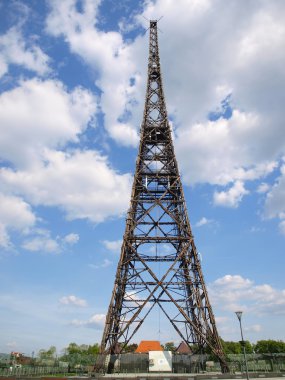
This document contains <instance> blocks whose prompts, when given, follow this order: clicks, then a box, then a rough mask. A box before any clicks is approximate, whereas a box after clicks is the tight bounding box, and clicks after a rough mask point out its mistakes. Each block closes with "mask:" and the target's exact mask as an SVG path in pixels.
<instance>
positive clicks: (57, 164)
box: [0, 150, 131, 222]
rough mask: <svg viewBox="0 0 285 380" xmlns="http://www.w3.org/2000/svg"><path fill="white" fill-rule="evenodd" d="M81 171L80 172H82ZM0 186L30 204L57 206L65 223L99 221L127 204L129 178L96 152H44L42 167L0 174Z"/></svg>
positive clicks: (115, 214)
mask: <svg viewBox="0 0 285 380" xmlns="http://www.w3.org/2000/svg"><path fill="white" fill-rule="evenodd" d="M82 168H84V170H82ZM0 183H1V184H2V186H5V188H6V189H7V190H9V191H11V192H17V193H19V194H23V195H24V196H25V198H26V199H27V200H28V201H29V202H30V203H31V204H33V205H45V206H57V207H59V208H61V209H62V210H64V211H65V213H66V215H67V218H68V219H69V220H73V219H89V220H91V221H93V222H102V221H104V220H105V219H106V218H110V217H117V216H121V215H122V214H123V213H124V212H125V211H126V209H127V207H128V204H129V197H130V190H131V176H130V175H129V174H123V175H121V174H119V173H117V172H116V171H115V170H113V169H112V168H111V167H110V165H109V163H108V161H107V159H106V157H102V156H101V155H100V154H99V153H97V152H96V151H88V150H86V151H83V152H81V151H78V150H77V151H74V152H72V153H64V152H59V151H58V152H56V151H46V154H45V164H41V165H38V166H37V167H33V168H30V169H29V170H26V171H24V170H22V171H12V170H11V169H2V170H1V171H0Z"/></svg>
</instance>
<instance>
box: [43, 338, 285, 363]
mask: <svg viewBox="0 0 285 380" xmlns="http://www.w3.org/2000/svg"><path fill="white" fill-rule="evenodd" d="M221 342H222V346H223V349H224V352H225V354H242V345H241V344H240V342H232V341H224V340H222V339H221ZM137 347H138V345H137V344H136V343H133V344H130V345H128V346H127V347H126V348H125V349H124V352H135V350H136V348H137ZM162 348H163V349H164V350H166V351H172V352H175V351H176V349H177V345H175V344H174V342H167V343H165V344H164V345H162ZM99 351H100V348H99V344H98V343H95V344H93V345H87V344H81V345H78V344H76V343H70V344H69V345H68V346H67V347H66V348H65V349H64V350H63V351H62V352H61V354H59V355H58V354H57V352H56V347H54V346H52V347H50V348H49V349H48V350H40V351H39V352H38V358H39V359H56V358H57V359H59V360H61V361H70V359H71V358H77V357H78V356H80V357H81V358H82V357H83V358H84V356H86V357H90V356H95V355H97V354H99ZM193 351H195V347H193ZM207 351H208V350H206V352H207ZM245 351H246V353H248V354H254V353H256V354H266V353H285V342H284V341H282V340H272V339H268V340H259V341H257V342H256V343H254V344H252V343H250V342H249V341H245Z"/></svg>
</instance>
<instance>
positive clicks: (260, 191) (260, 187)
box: [257, 182, 270, 194]
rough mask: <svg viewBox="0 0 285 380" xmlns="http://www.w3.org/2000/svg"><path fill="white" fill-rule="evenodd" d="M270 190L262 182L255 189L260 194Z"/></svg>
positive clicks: (266, 184) (267, 185) (268, 186)
mask: <svg viewBox="0 0 285 380" xmlns="http://www.w3.org/2000/svg"><path fill="white" fill-rule="evenodd" d="M269 189H270V185H269V184H268V183H264V182H262V183H261V184H260V185H259V186H258V189H257V192H258V193H260V194H263V193H267V192H268V190H269Z"/></svg>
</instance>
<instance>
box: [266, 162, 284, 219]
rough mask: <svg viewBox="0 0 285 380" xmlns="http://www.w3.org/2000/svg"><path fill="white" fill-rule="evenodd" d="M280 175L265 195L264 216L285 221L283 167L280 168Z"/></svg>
mask: <svg viewBox="0 0 285 380" xmlns="http://www.w3.org/2000/svg"><path fill="white" fill-rule="evenodd" d="M280 171H281V175H280V177H279V178H277V181H276V183H275V184H274V186H273V187H272V188H271V190H270V191H269V192H268V193H267V197H266V201H265V216H266V217H268V218H274V217H278V218H280V219H285V165H284V164H283V165H282V167H281V170H280Z"/></svg>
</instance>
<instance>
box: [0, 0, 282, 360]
mask: <svg viewBox="0 0 285 380" xmlns="http://www.w3.org/2000/svg"><path fill="white" fill-rule="evenodd" d="M161 16H163V18H162V19H161V20H160V22H159V28H160V32H159V43H160V56H161V65H162V73H163V81H164V88H165V95H166V102H167V107H168V113H169V118H170V122H171V125H172V127H173V131H174V139H175V141H174V144H175V150H176V155H177V158H178V163H179V168H180V171H181V175H182V180H183V184H184V190H185V195H186V199H187V205H188V210H189V216H190V221H191V224H192V228H193V232H194V236H195V241H196V245H197V247H198V250H199V252H200V255H201V258H202V266H203V271H204V275H205V279H206V282H207V285H208V289H209V293H210V300H211V302H212V306H213V309H214V313H215V315H216V318H217V322H218V328H219V332H220V335H221V336H222V337H223V338H224V339H226V340H239V339H240V336H239V326H238V321H237V318H236V316H235V314H234V312H235V311H236V310H238V309H241V310H243V311H244V317H243V323H244V329H245V338H247V339H249V340H251V341H252V342H255V341H257V340H259V339H269V338H272V339H285V327H284V316H285V284H284V268H285V249H284V247H285V129H284V128H285V127H284V125H283V123H284V104H285V92H284V88H285V70H284V67H285V24H284V19H285V2H284V0H271V1H267V0H248V1H247V2H246V4H245V2H243V1H238V0H227V1H225V0H179V1H174V0H157V1H154V0H145V1H142V0H137V1H132V0H122V1H116V0H101V1H100V0H82V1H80V0H78V1H76V0H62V1H56V0H22V1H21V0H0V81H1V86H0V280H1V287H0V309H1V313H0V323H1V333H0V352H9V351H11V350H19V351H21V352H24V353H26V354H27V355H29V354H31V352H32V351H34V352H37V351H38V350H39V349H41V348H48V347H49V346H51V345H55V346H56V347H57V349H58V352H60V350H61V349H62V348H63V347H65V346H67V345H68V344H69V343H70V342H76V343H78V344H82V343H86V344H93V343H94V342H100V340H101V335H102V327H103V325H104V317H105V313H106V310H107V307H108V304H109V300H110V295H111V291H112V287H113V281H114V273H115V270H116V266H117V261H118V257H119V251H120V245H121V239H122V235H123V232H124V223H125V213H126V210H127V208H128V204H129V199H130V188H131V184H132V175H133V171H134V167H135V159H136V155H137V144H138V140H139V135H138V132H139V128H140V123H141V120H142V114H143V106H144V95H145V89H146V73H147V54H148V33H147V32H146V29H147V28H148V21H147V20H149V19H159V18H160V17H161ZM156 320H157V319H156V317H155V316H154V317H153V321H154V322H153V321H151V320H150V321H149V322H147V321H146V322H145V327H142V329H141V331H140V332H139V334H138V335H137V338H136V340H135V341H139V340H140V339H142V338H144V339H148V338H152V339H154V338H156V339H160V340H161V341H162V342H166V341H169V340H174V341H177V337H176V335H175V333H174V332H173V331H171V328H170V326H169V325H166V324H164V323H162V324H161V326H158V324H157V326H156V322H155V321H156ZM150 324H151V326H152V328H151V329H149V328H148V327H149V326H150ZM149 334H151V336H149Z"/></svg>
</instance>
